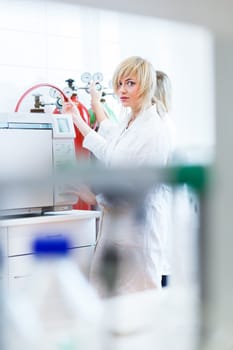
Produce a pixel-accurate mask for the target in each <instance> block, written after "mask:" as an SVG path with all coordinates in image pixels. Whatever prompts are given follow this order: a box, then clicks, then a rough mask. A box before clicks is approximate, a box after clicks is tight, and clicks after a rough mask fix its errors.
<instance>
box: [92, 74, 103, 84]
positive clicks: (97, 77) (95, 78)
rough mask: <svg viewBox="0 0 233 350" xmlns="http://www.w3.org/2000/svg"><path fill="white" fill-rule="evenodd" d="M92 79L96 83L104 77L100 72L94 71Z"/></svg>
mask: <svg viewBox="0 0 233 350" xmlns="http://www.w3.org/2000/svg"><path fill="white" fill-rule="evenodd" d="M92 79H93V80H94V81H95V82H98V83H99V82H101V81H103V79H104V77H103V74H102V73H100V72H96V73H94V74H93V76H92Z"/></svg>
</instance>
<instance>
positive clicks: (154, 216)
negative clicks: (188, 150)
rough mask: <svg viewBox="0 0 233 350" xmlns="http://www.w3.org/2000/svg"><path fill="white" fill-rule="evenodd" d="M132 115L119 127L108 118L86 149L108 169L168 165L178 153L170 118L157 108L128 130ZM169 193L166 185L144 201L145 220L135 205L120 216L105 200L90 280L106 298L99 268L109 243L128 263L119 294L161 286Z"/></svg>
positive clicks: (88, 138)
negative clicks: (172, 137)
mask: <svg viewBox="0 0 233 350" xmlns="http://www.w3.org/2000/svg"><path fill="white" fill-rule="evenodd" d="M129 118H130V117H129V116H128V117H126V118H125V119H124V120H123V121H122V122H121V123H120V124H119V125H114V126H113V124H112V123H111V122H110V121H109V120H104V121H103V122H102V123H101V126H100V130H99V133H98V134H97V133H96V132H94V131H91V132H90V133H89V134H88V135H87V136H86V137H85V138H84V142H83V147H85V148H87V149H89V150H90V151H91V152H92V153H93V154H94V155H95V156H96V157H97V158H98V159H99V160H101V161H103V162H104V164H105V165H107V166H108V167H117V166H125V165H126V166H133V167H141V166H156V165H157V166H164V165H166V164H167V162H168V159H169V157H170V154H171V151H172V141H171V134H170V132H169V130H168V127H167V124H166V122H165V120H164V119H163V118H161V117H160V116H159V115H158V114H157V111H156V107H155V106H152V107H150V108H149V109H147V110H146V111H144V112H142V113H141V114H140V115H138V116H137V118H136V119H135V121H134V122H133V123H132V124H131V125H130V126H129V128H126V127H127V124H128V120H129ZM142 181H143V179H142ZM165 193H166V189H165V187H164V186H163V185H160V186H156V187H155V188H154V189H151V190H150V192H149V193H148V195H147V196H146V198H144V199H142V203H141V219H140V220H137V219H135V215H134V214H135V212H134V211H133V210H132V208H131V207H130V206H128V205H125V206H124V205H122V208H121V210H120V211H119V210H118V212H117V215H115V213H114V212H113V211H112V210H110V209H109V207H108V204H106V202H104V200H100V206H102V207H103V217H102V222H101V225H100V226H101V227H100V232H99V238H98V243H97V246H96V251H95V254H94V258H93V262H92V266H91V274H90V281H91V283H93V285H94V286H95V287H96V288H97V290H98V292H99V294H100V295H101V296H102V297H104V296H106V293H105V291H104V288H103V283H102V281H100V279H99V276H98V268H99V265H100V259H101V256H102V253H103V252H104V249H105V247H106V246H107V245H108V244H114V245H115V246H116V247H117V248H118V251H119V252H120V253H119V254H120V257H121V262H122V265H121V266H120V267H119V276H118V279H117V281H116V285H115V294H117V295H119V294H125V293H130V292H134V291H139V290H145V289H149V288H160V286H161V275H162V274H163V270H162V269H163V267H162V266H163V264H164V251H165V246H164V245H165V241H166V234H167V233H166V227H165V226H166V209H165V201H166V198H165V197H166V194H165ZM112 220H114V229H113V226H112V225H113V223H112ZM126 257H127V258H126Z"/></svg>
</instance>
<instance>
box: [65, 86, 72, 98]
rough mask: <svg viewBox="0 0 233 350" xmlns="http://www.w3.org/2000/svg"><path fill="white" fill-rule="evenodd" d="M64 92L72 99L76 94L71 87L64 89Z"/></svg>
mask: <svg viewBox="0 0 233 350" xmlns="http://www.w3.org/2000/svg"><path fill="white" fill-rule="evenodd" d="M63 92H64V94H65V95H66V96H67V97H71V96H72V95H73V93H74V91H73V90H72V89H71V88H70V87H69V86H66V87H65V88H64V89H63Z"/></svg>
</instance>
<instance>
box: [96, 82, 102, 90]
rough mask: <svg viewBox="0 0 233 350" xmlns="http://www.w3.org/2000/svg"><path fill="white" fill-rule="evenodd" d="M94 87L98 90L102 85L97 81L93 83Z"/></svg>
mask: <svg viewBox="0 0 233 350" xmlns="http://www.w3.org/2000/svg"><path fill="white" fill-rule="evenodd" d="M95 88H96V90H97V91H100V90H102V85H101V84H100V83H99V82H97V83H95Z"/></svg>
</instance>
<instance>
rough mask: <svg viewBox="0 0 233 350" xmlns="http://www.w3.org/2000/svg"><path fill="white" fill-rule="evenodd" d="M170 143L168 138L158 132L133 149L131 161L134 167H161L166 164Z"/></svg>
mask: <svg viewBox="0 0 233 350" xmlns="http://www.w3.org/2000/svg"><path fill="white" fill-rule="evenodd" d="M169 150H170V143H169V138H168V136H167V135H166V134H165V133H163V132H161V131H159V132H157V133H155V134H152V135H151V136H150V137H149V138H147V139H146V140H145V141H144V140H143V139H142V142H138V144H137V145H136V146H135V147H134V149H133V151H132V159H133V161H134V165H135V166H161V165H164V164H166V163H167V161H168V157H169Z"/></svg>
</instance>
